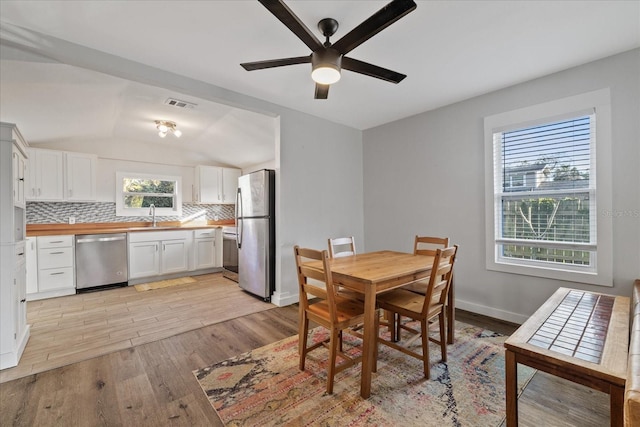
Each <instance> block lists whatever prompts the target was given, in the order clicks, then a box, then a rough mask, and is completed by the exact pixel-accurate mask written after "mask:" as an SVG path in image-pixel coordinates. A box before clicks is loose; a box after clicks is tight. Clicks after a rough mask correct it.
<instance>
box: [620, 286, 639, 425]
mask: <svg viewBox="0 0 640 427" xmlns="http://www.w3.org/2000/svg"><path fill="white" fill-rule="evenodd" d="M624 425H625V426H626V427H639V426H640V279H638V280H636V281H635V282H634V284H633V292H632V303H631V332H630V338H629V359H628V361H627V382H626V384H625V389H624Z"/></svg>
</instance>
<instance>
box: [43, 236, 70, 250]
mask: <svg viewBox="0 0 640 427" xmlns="http://www.w3.org/2000/svg"><path fill="white" fill-rule="evenodd" d="M71 246H73V236H72V235H68V236H38V249H46V248H63V247H71Z"/></svg>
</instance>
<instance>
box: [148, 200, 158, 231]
mask: <svg viewBox="0 0 640 427" xmlns="http://www.w3.org/2000/svg"><path fill="white" fill-rule="evenodd" d="M149 215H153V217H152V221H153V222H152V223H151V226H152V227H156V226H157V225H158V223H157V222H156V205H154V204H153V203H151V205H149Z"/></svg>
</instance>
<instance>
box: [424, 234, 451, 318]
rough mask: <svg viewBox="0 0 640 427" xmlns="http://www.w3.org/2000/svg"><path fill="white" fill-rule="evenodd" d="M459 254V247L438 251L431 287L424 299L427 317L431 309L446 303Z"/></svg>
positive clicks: (434, 260)
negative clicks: (454, 265) (457, 254)
mask: <svg viewBox="0 0 640 427" xmlns="http://www.w3.org/2000/svg"><path fill="white" fill-rule="evenodd" d="M457 252H458V245H454V246H452V247H450V248H446V249H437V250H436V254H435V258H434V259H433V267H432V269H431V277H430V278H429V285H428V286H427V292H426V293H425V297H424V305H423V307H422V314H423V315H425V316H426V315H427V313H428V312H429V307H431V306H433V305H436V304H445V303H446V301H447V294H448V292H449V286H451V277H452V276H453V263H454V262H455V260H456V253H457Z"/></svg>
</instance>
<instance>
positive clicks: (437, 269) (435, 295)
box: [377, 245, 458, 378]
mask: <svg viewBox="0 0 640 427" xmlns="http://www.w3.org/2000/svg"><path fill="white" fill-rule="evenodd" d="M457 250H458V246H457V245H456V246H453V247H450V248H446V249H437V250H436V255H435V258H434V259H433V267H432V270H431V276H430V277H429V283H428V286H427V292H426V294H425V295H422V294H418V293H415V292H412V291H409V290H406V289H404V288H400V289H395V290H393V291H390V292H387V293H383V294H381V295H379V296H378V299H377V302H378V305H379V307H380V308H382V309H383V310H387V311H390V312H391V313H393V314H397V315H398V317H400V316H406V317H410V318H411V319H414V320H417V321H419V322H420V330H417V329H414V328H412V327H410V326H408V325H406V324H401V323H400V322H397V323H396V321H395V319H396V316H395V315H393V316H392V317H391V322H392V323H395V325H392V327H395V326H397V330H396V335H397V336H398V337H399V336H400V332H401V331H402V330H406V331H409V332H410V333H413V334H415V335H416V336H415V338H414V339H417V338H418V337H420V338H421V339H422V340H421V342H422V354H419V353H417V352H415V351H412V350H410V349H409V347H408V346H409V345H410V344H411V343H412V342H413V340H407V341H406V343H405V344H404V345H400V344H399V343H397V342H393V340H386V339H383V338H382V337H379V338H378V342H379V343H382V344H384V345H386V346H388V347H391V348H394V349H396V350H399V351H401V352H403V353H405V354H407V355H409V356H412V357H415V358H416V359H419V360H422V362H423V366H424V376H425V377H426V378H429V377H430V372H429V341H433V342H435V343H438V344H440V352H441V354H442V360H443V361H444V362H446V361H447V335H446V327H445V326H446V325H445V319H446V316H445V303H446V301H447V292H448V291H449V286H450V285H451V276H452V274H453V264H454V261H455V257H456V252H457ZM436 318H437V320H438V323H439V335H440V336H439V339H438V340H436V339H435V338H432V337H430V336H429V321H430V320H434V321H435V319H436Z"/></svg>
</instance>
